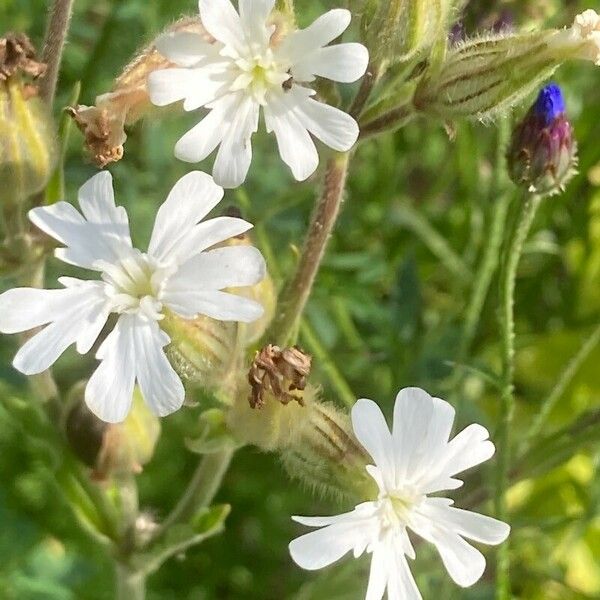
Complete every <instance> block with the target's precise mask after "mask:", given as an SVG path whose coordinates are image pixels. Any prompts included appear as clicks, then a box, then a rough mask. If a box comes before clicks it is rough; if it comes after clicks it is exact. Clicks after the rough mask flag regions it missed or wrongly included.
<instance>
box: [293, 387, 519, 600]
mask: <svg viewBox="0 0 600 600" xmlns="http://www.w3.org/2000/svg"><path fill="white" fill-rule="evenodd" d="M453 422H454V409H453V408H452V406H451V405H450V404H448V403H447V402H445V401H444V400H441V399H440V398H432V397H431V396H430V395H429V394H428V393H427V392H425V391H424V390H421V389H419V388H406V389H403V390H401V391H400V392H399V393H398V396H397V397H396V404H395V406H394V426H393V431H392V433H391V434H390V430H389V429H388V426H387V424H386V422H385V418H384V416H383V414H382V412H381V410H380V409H379V407H378V406H377V404H375V403H374V402H372V401H371V400H359V401H358V402H357V403H356V404H355V405H354V407H353V409H352V426H353V429H354V433H355V435H356V437H357V439H358V441H359V442H360V443H361V444H362V445H363V447H364V448H365V450H367V452H368V453H369V454H370V456H371V457H372V459H373V461H374V463H375V465H369V466H368V467H367V470H368V472H369V474H370V475H371V477H373V479H374V480H375V481H376V482H377V486H378V488H379V495H378V497H377V499H375V500H372V501H369V502H364V503H362V504H359V505H358V506H357V507H356V508H355V509H354V510H353V511H352V512H349V513H344V514H341V515H337V516H332V517H293V519H294V520H295V521H297V522H299V523H302V524H303V525H308V526H311V527H322V529H319V530H317V531H313V532H311V533H308V534H306V535H303V536H302V537H299V538H297V539H295V540H293V541H292V542H291V543H290V553H291V555H292V558H293V559H294V561H295V562H296V563H297V564H298V565H299V566H301V567H303V568H305V569H311V570H312V569H320V568H322V567H325V566H327V565H330V564H331V563H333V562H335V561H337V560H338V559H340V558H341V557H342V556H344V555H345V554H346V553H347V552H349V551H350V550H352V551H353V553H354V556H355V557H358V556H360V555H361V554H363V552H365V551H366V552H368V553H371V554H372V558H371V571H370V576H369V585H368V590H367V594H366V598H367V600H380V599H381V598H382V597H383V595H384V593H385V590H386V588H387V593H388V598H390V600H417V599H420V598H421V594H420V593H419V590H418V589H417V585H416V583H415V580H414V578H413V576H412V574H411V572H410V569H409V566H408V563H407V560H406V557H409V558H411V559H414V558H415V551H414V548H413V546H412V543H411V541H410V538H409V536H408V533H407V530H408V529H410V530H412V531H413V532H414V533H416V534H417V535H419V536H420V537H421V538H423V539H424V540H426V541H428V542H430V543H432V544H434V545H435V547H436V548H437V550H438V552H439V554H440V556H441V558H442V561H443V563H444V566H445V567H446V569H447V571H448V573H449V574H450V576H451V577H452V579H453V580H454V581H455V582H456V583H457V584H458V585H460V586H463V587H467V586H470V585H472V584H474V583H475V582H476V581H477V580H478V579H479V578H480V577H481V576H482V574H483V572H484V569H485V558H484V557H483V555H482V554H481V553H480V552H479V550H477V549H476V548H474V547H473V546H471V545H470V544H469V543H468V542H467V541H466V540H465V538H467V539H470V540H475V541H476V542H481V543H484V544H500V543H501V542H503V541H504V540H505V539H506V538H507V536H508V534H509V532H510V527H509V526H508V525H507V524H506V523H503V522H501V521H498V520H496V519H493V518H491V517H487V516H484V515H480V514H477V513H473V512H469V511H465V510H460V509H458V508H454V507H453V506H452V504H453V501H452V500H450V499H447V498H440V497H431V496H430V494H435V493H438V492H440V491H442V490H450V489H456V488H458V487H460V486H461V485H462V481H460V480H458V479H456V478H455V476H456V475H457V474H458V473H461V472H463V471H464V470H465V469H469V468H470V467H474V466H475V465H478V464H480V463H482V462H484V461H486V460H488V459H489V458H490V457H491V456H492V455H493V454H494V450H495V448H494V445H493V444H492V442H491V441H489V439H488V432H487V430H486V429H485V428H484V427H482V426H481V425H475V424H474V425H470V426H469V427H467V428H466V429H464V430H463V431H462V432H461V433H459V434H458V435H457V436H456V437H454V438H453V439H452V440H449V438H450V432H451V429H452V424H453Z"/></svg>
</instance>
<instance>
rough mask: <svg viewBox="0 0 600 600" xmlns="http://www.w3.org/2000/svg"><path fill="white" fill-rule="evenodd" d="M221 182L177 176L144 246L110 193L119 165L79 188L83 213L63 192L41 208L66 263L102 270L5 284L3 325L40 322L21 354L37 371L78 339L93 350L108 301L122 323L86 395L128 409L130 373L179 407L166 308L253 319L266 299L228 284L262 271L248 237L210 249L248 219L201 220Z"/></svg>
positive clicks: (102, 408) (190, 314)
mask: <svg viewBox="0 0 600 600" xmlns="http://www.w3.org/2000/svg"><path fill="white" fill-rule="evenodd" d="M222 197H223V189H222V188H220V187H219V186H217V185H216V184H215V183H214V181H213V179H212V177H211V176H210V175H207V174H205V173H200V172H198V171H194V172H191V173H189V174H187V175H185V176H184V177H182V178H181V179H180V180H179V181H178V182H177V183H176V184H175V186H174V187H173V189H172V190H171V192H170V194H169V196H168V198H167V200H166V201H165V202H164V204H163V205H162V206H161V207H160V209H159V211H158V214H157V216H156V221H155V223H154V230H153V232H152V236H151V240H150V245H149V248H148V252H147V253H142V252H140V251H139V250H137V249H135V248H133V245H132V243H131V237H130V233H129V222H128V218H127V213H126V211H125V209H124V208H123V207H117V206H116V205H115V200H114V193H113V188H112V177H111V175H110V174H109V173H107V172H103V173H99V174H97V175H95V176H94V177H92V178H91V179H90V180H89V181H88V182H87V183H85V184H84V185H83V187H82V188H81V189H80V191H79V206H80V208H81V211H82V213H83V216H82V215H81V214H80V213H79V212H78V211H77V210H76V209H75V208H74V207H73V206H72V205H71V204H68V203H67V202H58V203H56V204H54V205H52V206H48V207H43V208H34V209H32V210H31V211H30V213H29V217H30V219H31V221H32V222H33V223H34V224H35V225H36V226H37V227H39V228H40V229H41V230H42V231H44V232H45V233H47V234H48V235H50V236H51V237H53V238H54V239H56V240H58V241H59V242H60V243H61V244H63V245H64V246H65V247H64V248H59V249H57V250H56V252H55V254H56V256H57V258H59V259H60V260H62V261H64V262H65V263H68V264H71V265H75V266H77V267H82V268H84V269H91V270H94V271H98V272H100V273H101V281H98V280H82V279H74V278H72V277H61V278H59V282H60V283H61V284H62V285H63V286H64V289H53V290H44V289H33V288H15V289H12V290H9V291H7V292H5V293H4V294H2V295H0V331H1V332H2V333H18V332H22V331H27V330H30V329H33V328H35V327H39V326H43V325H45V327H44V329H42V330H41V331H40V332H39V333H37V334H35V335H34V336H33V337H32V338H30V339H29V340H28V341H27V342H26V343H25V344H24V345H23V346H22V347H21V349H20V350H19V351H18V353H17V355H16V356H15V359H14V362H13V364H14V366H15V367H16V368H17V369H18V370H19V371H21V372H22V373H25V374H26V375H33V374H35V373H40V372H42V371H44V370H45V369H47V368H49V367H50V365H52V364H53V363H54V362H55V361H56V360H57V359H58V357H59V356H60V355H61V354H62V353H63V352H64V351H65V350H66V349H67V347H69V346H70V345H71V344H75V345H76V348H77V350H78V352H79V353H81V354H84V353H87V352H89V350H90V349H91V348H92V345H93V344H94V342H95V341H96V339H97V338H98V336H99V334H100V332H101V330H102V329H103V327H104V325H105V324H106V322H107V319H108V317H109V315H110V314H111V313H116V315H118V318H117V321H116V324H115V326H114V328H113V329H112V331H111V332H110V333H109V334H108V336H107V337H106V339H105V340H104V341H103V342H102V344H101V345H100V347H99V349H98V352H97V354H96V358H98V359H100V361H101V362H100V365H99V366H98V368H97V369H96V371H95V372H94V373H93V375H92V377H91V378H90V380H89V382H88V384H87V387H86V390H85V400H86V403H87V405H88V406H89V408H90V409H91V410H92V411H93V412H94V413H95V414H96V415H97V416H98V417H99V418H101V419H102V420H104V421H108V422H119V421H122V420H123V419H124V418H125V417H126V416H127V413H128V412H129V409H130V405H131V400H132V395H133V389H134V385H135V384H136V382H137V384H138V385H139V388H140V390H141V392H142V395H143V396H144V399H145V400H146V402H147V403H148V405H149V406H150V408H151V410H152V411H153V412H154V413H156V414H157V415H159V416H164V415H167V414H170V413H172V412H174V411H176V410H177V409H179V408H180V407H181V405H182V403H183V400H184V388H183V384H182V382H181V380H180V379H179V376H178V375H177V373H176V372H175V371H174V370H173V367H172V366H171V365H170V363H169V361H168V360H167V357H166V355H165V353H164V350H163V348H164V347H165V346H166V345H167V344H169V342H170V339H169V336H168V335H167V334H166V333H165V332H164V331H163V330H162V329H161V328H160V321H161V319H162V318H163V316H164V314H163V312H164V310H165V309H168V310H170V311H172V312H173V313H176V314H177V315H179V316H181V317H183V318H185V319H192V318H194V317H196V316H198V315H207V316H209V317H211V318H213V319H219V320H223V321H243V322H250V321H253V320H255V319H257V318H259V317H260V316H261V315H262V313H263V308H262V306H261V305H260V304H258V303H257V302H254V301H253V300H249V299H247V298H243V297H241V296H238V295H234V294H231V293H228V292H227V291H222V290H224V289H226V288H230V287H242V286H249V285H254V284H255V283H258V282H259V281H260V280H261V279H263V277H264V275H265V271H266V269H265V263H264V260H263V257H262V255H261V254H260V252H259V251H258V250H257V249H256V248H253V247H250V246H231V247H220V248H216V249H212V250H211V249H210V248H211V247H212V246H214V245H215V244H218V243H220V242H223V241H225V240H227V239H229V238H231V237H233V236H237V235H240V234H242V233H244V232H245V231H247V230H249V229H250V228H251V227H252V225H251V224H250V223H247V222H246V221H244V220H242V219H237V218H233V217H217V218H213V219H209V220H207V221H203V222H201V221H202V219H204V217H205V216H206V215H207V214H208V213H209V212H210V211H211V210H212V209H213V208H214V207H215V206H216V205H217V204H218V203H219V202H220V201H221V198H222Z"/></svg>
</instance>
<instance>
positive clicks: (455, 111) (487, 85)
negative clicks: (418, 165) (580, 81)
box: [413, 11, 600, 119]
mask: <svg viewBox="0 0 600 600" xmlns="http://www.w3.org/2000/svg"><path fill="white" fill-rule="evenodd" d="M569 59H583V60H591V61H592V62H595V63H597V64H598V63H600V17H599V16H598V15H596V13H595V12H594V11H586V12H585V13H583V14H582V15H579V16H578V17H577V18H576V20H575V23H574V24H573V26H572V27H571V28H569V29H564V30H555V29H552V30H547V31H541V32H533V33H526V34H514V35H511V34H505V33H501V34H497V35H490V36H487V37H481V38H477V39H473V40H468V41H467V42H465V43H464V44H461V45H459V46H456V47H454V48H452V49H450V50H449V51H448V53H447V55H446V58H445V60H444V62H443V64H442V65H441V67H440V69H439V70H434V71H433V72H429V73H427V74H426V75H425V76H424V78H423V79H422V81H421V83H420V85H419V87H418V88H417V91H416V93H415V97H414V100H413V102H414V105H415V106H416V107H417V108H418V109H419V110H421V111H424V112H428V113H432V114H435V115H437V116H440V117H442V118H456V117H469V118H476V119H488V118H491V117H494V116H496V115H498V114H501V113H503V112H506V111H508V110H509V109H510V108H511V107H512V106H514V105H515V104H518V103H519V102H521V101H522V100H523V99H524V98H525V97H526V96H527V95H528V94H530V93H531V92H533V91H534V90H535V89H537V88H538V87H540V86H541V84H542V83H543V82H544V81H545V80H547V79H548V78H549V77H550V76H551V75H552V73H553V72H554V71H555V70H556V69H557V68H558V67H559V66H560V65H561V64H562V63H563V62H564V61H566V60H569Z"/></svg>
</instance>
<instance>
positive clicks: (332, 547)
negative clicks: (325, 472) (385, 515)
mask: <svg viewBox="0 0 600 600" xmlns="http://www.w3.org/2000/svg"><path fill="white" fill-rule="evenodd" d="M350 514H351V513H350ZM372 527H373V524H372V523H370V522H362V523H361V522H357V521H356V520H355V519H352V518H349V519H348V521H345V522H344V521H341V522H339V523H336V524H334V525H329V526H327V527H323V529H318V530H317V531H311V532H310V533H307V534H305V535H303V536H301V537H299V538H296V539H295V540H292V541H291V542H290V544H289V550H290V554H291V556H292V559H293V560H294V562H295V563H296V564H297V565H298V566H300V567H302V568H303V569H307V570H309V571H314V570H316V569H322V568H323V567H326V566H328V565H330V564H332V563H334V562H336V561H337V560H339V559H340V558H342V556H344V554H346V553H348V552H350V551H351V550H353V549H354V548H355V547H357V546H358V547H364V546H365V545H366V541H367V540H369V539H370V538H371V537H372V535H373V529H372Z"/></svg>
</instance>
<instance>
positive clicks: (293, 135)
mask: <svg viewBox="0 0 600 600" xmlns="http://www.w3.org/2000/svg"><path fill="white" fill-rule="evenodd" d="M286 96H287V94H284V97H283V98H281V99H273V101H272V102H270V103H269V105H268V107H266V108H265V123H266V126H267V130H268V131H274V132H275V136H276V137H277V146H278V148H279V154H280V155H281V158H282V160H283V162H285V164H286V165H288V166H289V167H290V168H291V169H292V173H293V175H294V177H295V179H296V180H297V181H304V180H305V179H307V178H308V177H310V175H312V174H313V173H314V172H315V170H316V169H317V167H318V165H319V155H318V154H317V149H316V148H315V144H314V142H313V141H312V138H311V137H310V135H309V133H308V131H307V129H306V127H305V126H304V125H303V124H302V123H301V122H300V119H299V118H298V116H297V115H296V114H295V112H294V110H293V107H292V106H289V102H286Z"/></svg>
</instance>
